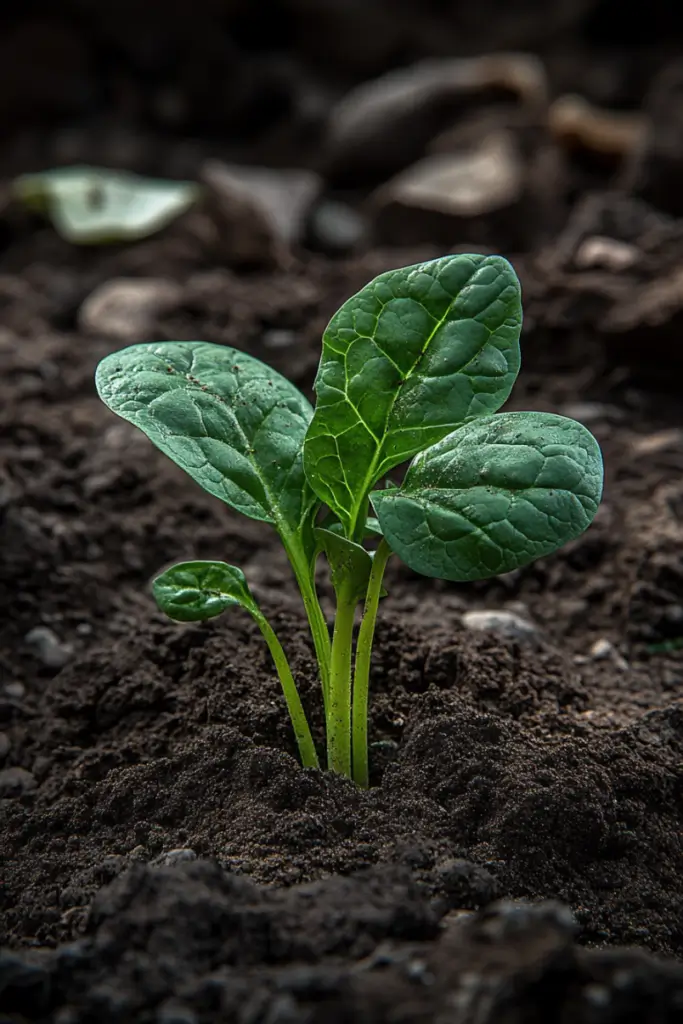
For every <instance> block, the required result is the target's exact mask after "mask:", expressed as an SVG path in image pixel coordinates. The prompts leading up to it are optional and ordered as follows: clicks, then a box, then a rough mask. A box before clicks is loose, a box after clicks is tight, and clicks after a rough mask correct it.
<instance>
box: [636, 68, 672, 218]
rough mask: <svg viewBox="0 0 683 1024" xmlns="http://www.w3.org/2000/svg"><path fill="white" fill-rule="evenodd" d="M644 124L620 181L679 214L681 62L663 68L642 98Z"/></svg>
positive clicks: (649, 200) (643, 196)
mask: <svg viewBox="0 0 683 1024" xmlns="http://www.w3.org/2000/svg"><path fill="white" fill-rule="evenodd" d="M644 114H645V118H646V127H645V131H644V133H643V137H642V140H641V142H640V145H639V146H638V148H637V149H636V151H634V153H633V155H632V159H631V161H630V163H629V165H628V166H627V167H626V168H625V169H624V175H623V180H622V182H621V184H622V185H623V187H624V188H625V189H627V190H628V191H630V192H632V193H633V194H634V195H636V196H638V197H640V198H642V199H645V200H647V202H649V203H651V204H652V205H653V206H656V207H657V208H658V209H660V210H664V211H666V212H667V213H671V214H674V216H676V217H681V216H683V189H681V180H683V62H677V63H676V64H673V65H670V66H669V67H668V68H666V69H665V70H664V71H663V72H662V73H661V74H660V75H659V76H658V77H657V79H656V80H655V82H654V84H653V86H652V89H651V91H650V93H649V95H648V97H647V99H646V101H645V105H644Z"/></svg>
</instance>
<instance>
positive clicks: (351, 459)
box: [97, 255, 602, 786]
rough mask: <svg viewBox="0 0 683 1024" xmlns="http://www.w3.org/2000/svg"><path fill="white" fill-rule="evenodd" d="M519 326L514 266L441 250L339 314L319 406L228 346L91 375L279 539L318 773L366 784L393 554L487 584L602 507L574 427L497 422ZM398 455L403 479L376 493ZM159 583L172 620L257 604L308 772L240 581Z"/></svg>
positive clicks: (385, 277)
mask: <svg viewBox="0 0 683 1024" xmlns="http://www.w3.org/2000/svg"><path fill="white" fill-rule="evenodd" d="M521 323H522V309H521V300H520V288H519V282H518V280H517V277H516V275H515V272H514V270H513V269H512V267H511V266H510V264H509V263H508V262H507V261H506V260H504V259H503V258H502V257H500V256H477V255H457V256H444V257H442V258H441V259H437V260H433V261H431V262H429V263H421V264H418V265H417V266H412V267H404V268H402V269H400V270H392V271H389V272H387V273H385V274H381V275H380V276H379V277H377V278H375V280H374V281H371V282H370V283H369V284H368V285H366V286H365V287H364V288H363V289H362V290H361V291H360V292H358V294H357V295H354V296H352V298H350V299H348V301H347V302H345V303H344V305H343V306H342V307H341V309H340V310H339V311H338V312H337V313H336V314H335V315H334V316H333V317H332V320H331V321H330V323H329V325H328V327H327V330H326V331H325V334H324V336H323V351H322V358H321V361H320V367H319V370H318V375H317V378H316V383H315V391H316V395H317V403H316V407H315V411H314V410H313V409H312V408H311V406H310V405H309V403H308V401H307V400H306V399H305V398H304V396H303V395H302V394H300V392H299V391H298V390H297V389H296V388H295V387H294V385H293V384H291V383H290V382H289V381H287V380H286V379H285V378H284V377H282V376H281V375H280V374H279V373H276V372H275V371H274V370H272V369H270V367H268V366H266V365H264V364H263V363H261V362H259V361H258V360H256V359H254V358H252V357H251V356H248V355H246V354H245V353H244V352H239V351H237V350H235V349H231V348H227V347H224V346H221V345H210V344H205V343H204V342H199V341H189V342H165V343H162V344H149V345H134V346H132V347H131V348H127V349H124V350H123V351H121V352H116V353H114V354H113V355H110V356H108V357H107V358H106V359H104V360H103V361H102V363H100V366H99V367H98V371H97V387H98V390H99V393H100V396H101V397H102V399H103V400H104V402H106V404H107V405H108V406H109V407H110V408H111V409H113V411H114V412H116V413H118V414H119V415H120V416H122V417H123V418H124V419H127V420H129V421H130V422H131V423H134V424H135V425H136V426H137V427H139V428H140V429H141V430H143V431H144V432H145V433H146V434H147V436H148V437H149V438H150V439H151V440H152V441H153V442H154V443H155V444H156V445H157V446H158V447H159V448H160V449H161V450H162V451H163V452H165V453H166V454H167V455H169V456H170V457H171V458H172V459H173V460H174V461H175V462H176V463H177V464H178V465H179V466H181V467H182V468H183V469H184V470H185V471H186V472H187V473H189V475H190V476H191V477H192V478H193V479H194V480H196V482H197V483H199V484H200V485H201V486H202V487H204V488H205V490H207V491H208V492H209V493H210V494H213V495H215V496H216V497H218V498H221V499H222V500H223V501H225V502H226V504H228V505H230V506H231V507H232V508H234V509H236V510H237V511H239V512H242V513H243V514H244V515H246V516H250V517H251V518H252V519H260V520H262V521H263V522H266V523H269V524H270V525H271V526H272V527H273V528H274V529H275V530H276V531H277V533H278V534H279V536H280V540H281V541H282V544H283V547H284V550H285V552H286V554H287V557H288V558H289V561H290V563H291V565H292V569H293V571H294V575H295V577H296V580H297V583H298V585H299V589H300V591H301V596H302V598H303V603H304V607H305V610H306V614H307V616H308V621H309V624H310V629H311V635H312V639H313V644H314V647H315V653H316V657H317V661H318V666H319V673H320V684H321V688H322V698H323V701H324V710H325V720H326V732H327V764H328V767H329V768H331V769H332V770H333V771H336V772H340V773H342V774H344V775H348V776H350V777H352V778H353V779H355V781H356V782H357V783H358V784H359V785H361V786H367V784H368V741H367V717H368V690H369V679H370V659H371V654H372V644H373V637H374V632H375V623H376V619H377V609H378V605H379V601H380V598H381V597H382V596H383V593H384V591H383V582H382V581H383V576H384V570H385V567H386V564H387V560H388V559H389V557H390V556H391V555H392V554H396V555H397V556H398V557H399V558H401V559H402V560H403V561H404V562H405V563H406V565H408V566H409V567H410V568H411V569H413V570H414V571H415V572H418V573H422V574H424V575H426V576H434V577H438V578H441V579H446V580H457V581H467V580H476V579H483V578H485V577H488V576H495V575H497V574H499V573H506V572H510V571H511V570H512V569H517V568H518V567H519V566H522V565H525V564H526V563H528V562H531V561H533V560H534V559H535V558H539V557H541V556H543V555H547V554H549V553H550V552H552V551H554V550H555V549H556V548H558V547H559V546H560V545H562V544H564V543H565V542H566V541H568V540H571V539H572V538H573V537H577V536H578V535H579V534H580V533H582V532H583V531H584V530H585V529H586V527H587V526H588V525H589V524H590V522H591V520H592V519H593V517H594V515H595V513H596V511H597V508H598V504H599V501H600V496H601V490H602V459H601V455H600V449H599V447H598V445H597V442H596V441H595V439H594V438H593V436H592V435H591V434H590V433H589V432H588V431H587V430H586V429H585V428H584V427H583V426H582V425H581V424H579V423H577V422H575V421H574V420H571V419H566V418H565V417H563V416H556V415H553V414H550V413H533V412H512V413H498V415H494V414H495V413H496V412H497V410H498V409H499V408H500V407H501V406H502V404H503V403H504V402H505V400H506V399H507V398H508V396H509V394H510V391H511V389H512V386H513V384H514V381H515V378H516V377H517V373H518V371H519V363H520V353H519V335H520V329H521ZM410 459H412V462H411V464H410V465H409V467H408V470H407V472H406V474H405V476H404V478H403V482H402V483H401V484H400V486H395V485H393V484H388V483H385V484H384V485H380V481H381V480H382V478H383V477H385V476H386V474H387V473H388V472H389V471H390V470H391V469H393V468H394V467H395V466H398V465H400V464H401V463H404V462H406V461H408V460H410ZM324 506H326V511H325V509H324ZM371 510H372V511H374V516H372V515H371V514H370V513H371ZM377 541H378V543H377ZM368 542H370V544H372V543H373V542H374V543H376V546H375V548H374V550H372V549H371V547H370V548H369V547H368V546H366V545H367V544H368ZM321 554H324V555H325V557H326V559H327V562H328V565H329V570H330V576H331V581H332V585H333V587H334V591H335V595H336V618H335V623H334V630H333V634H332V638H330V635H329V631H328V628H327V623H326V620H325V616H324V615H323V612H322V610H321V606H320V602H319V599H318V594H317V591H316V565H317V562H318V559H319V557H320V555H321ZM153 591H154V596H155V598H156V600H157V602H158V604H159V606H160V607H161V608H162V609H163V610H164V611H165V612H166V613H167V614H168V615H170V616H171V617H172V618H174V619H177V620H180V621H185V622H187V621H196V620H202V619H208V618H211V617H213V616H215V615H219V614H220V613H221V612H223V611H224V610H225V609H226V608H229V607H231V606H233V605H240V606H241V607H242V608H244V609H245V610H246V611H247V612H249V614H250V615H251V616H252V617H253V618H254V619H255V621H256V623H257V625H258V626H259V629H260V630H261V632H262V633H263V636H264V638H265V641H266V643H267V645H268V647H269V649H270V653H271V655H272V658H273V661H274V664H275V667H276V670H277V673H278V676H279V678H280V682H281V684H282V689H283V693H284V697H285V701H286V703H287V707H288V710H289V714H290V716H291V719H292V724H293V726H294V732H295V735H296V739H297V743H298V746H299V751H300V754H301V760H302V762H303V764H304V765H305V766H307V767H315V766H317V764H318V758H317V753H316V748H315V744H314V742H313V738H312V736H311V732H310V729H309V726H308V722H307V720H306V715H305V712H304V709H303V707H302V704H301V701H300V699H299V694H298V692H297V688H296V684H295V682H294V679H293V678H292V673H291V671H290V668H289V665H288V662H287V658H286V655H285V653H284V651H283V649H282V646H281V645H280V643H279V641H278V639H277V637H276V636H275V633H274V631H273V629H272V628H271V626H270V625H269V623H268V621H267V620H266V617H265V616H264V614H263V612H262V611H261V609H260V608H259V606H258V604H257V603H256V600H255V599H254V597H253V595H252V594H251V592H250V590H249V587H248V585H247V582H246V580H245V578H244V575H243V574H242V572H241V571H240V570H239V569H237V568H235V567H234V566H231V565H227V564H226V563H224V562H185V563H182V564H180V565H176V566H174V567H173V568H172V569H169V570H168V571H166V572H164V573H162V574H161V575H160V576H159V577H157V578H156V579H155V580H154V583H153ZM361 602H362V603H363V612H362V618H361V622H360V628H359V632H358V638H357V643H356V650H355V660H354V652H353V631H354V620H355V613H356V609H357V606H358V605H359V604H360V603H361Z"/></svg>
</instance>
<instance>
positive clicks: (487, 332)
mask: <svg viewBox="0 0 683 1024" xmlns="http://www.w3.org/2000/svg"><path fill="white" fill-rule="evenodd" d="M521 320H522V311H521V302H520V290H519V282H518V280H517V276H516V274H515V272H514V270H513V269H512V267H511V266H510V264H509V263H508V262H507V261H506V260H504V259H503V258H502V257H500V256H469V255H468V256H444V257H443V258H441V259H438V260H433V261H432V262H430V263H421V264H418V265H417V266H413V267H404V268H402V269H400V270H392V271H389V272H388V273H385V274H381V275H380V276H379V277H377V278H375V280H374V281H371V282H370V284H368V285H366V286H365V288H363V289H362V291H360V292H359V293H358V294H357V295H354V296H353V297H352V298H350V299H349V300H348V301H347V302H345V303H344V305H343V306H342V307H341V309H340V310H339V312H338V313H336V314H335V315H334V316H333V317H332V320H331V321H330V323H329V325H328V327H327V330H326V331H325V335H324V338H323V353H322V359H321V362H320V368H319V370H318V375H317V378H316V385H315V386H316V392H317V396H318V401H317V405H316V410H315V415H314V417H313V421H312V422H311V425H310V428H309V430H308V434H307V435H306V443H305V456H304V459H305V467H306V474H307V476H308V479H309V481H310V483H311V485H312V487H313V488H314V490H315V491H316V493H317V494H318V496H319V497H320V498H321V500H323V501H324V502H326V503H327V504H328V505H329V506H330V508H331V509H332V510H333V512H335V514H336V515H337V516H338V517H339V519H340V520H341V522H342V523H343V524H344V528H345V530H346V532H347V535H349V536H350V535H351V534H352V533H353V532H354V531H355V529H356V526H357V522H358V519H359V516H361V515H362V514H363V512H364V506H365V500H366V497H367V494H368V492H369V490H370V488H371V487H372V486H373V485H374V484H375V483H376V481H377V480H378V479H379V478H380V477H381V476H383V475H384V473H386V472H387V471H388V470H389V469H391V467H392V466H395V465H397V464H398V463H400V462H404V461H405V460H406V459H409V458H412V456H413V455H415V454H416V452H419V451H421V450H422V449H424V448H426V447H428V446H429V445H430V444H433V443H434V442H435V441H438V440H440V439H441V438H442V437H444V436H445V435H446V434H449V433H450V432H451V431H452V430H453V429H454V428H456V427H458V426H460V425H461V424H462V423H463V422H465V421H466V420H468V419H470V418H472V417H475V416H481V415H484V414H488V413H492V412H495V411H496V409H499V408H500V406H501V405H502V404H503V402H504V401H505V400H506V398H507V397H508V395H509V394H510V390H511V388H512V385H513V383H514V381H515V378H516V376H517V373H518V370H519V332H520V327H521Z"/></svg>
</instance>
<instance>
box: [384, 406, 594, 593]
mask: <svg viewBox="0 0 683 1024" xmlns="http://www.w3.org/2000/svg"><path fill="white" fill-rule="evenodd" d="M601 487H602V467H601V459H600V450H599V448H598V444H597V441H596V440H595V438H594V437H593V435H592V434H590V433H589V432H588V431H587V430H586V428H585V427H583V426H582V425H581V424H580V423H577V422H576V421H575V420H570V419H566V418H565V417H564V416H554V415H551V414H549V413H540V412H509V413H500V415H498V416H486V417H483V418H482V419H479V420H474V421H473V422H471V423H467V424H465V425H464V426H462V427H460V429H459V430H455V431H453V433H452V434H449V435H448V436H447V437H445V438H444V439H443V440H442V441H438V442H437V443H436V444H435V445H432V447H431V448H427V450H426V451H424V452H421V453H420V454H419V455H418V456H417V457H416V458H415V460H414V461H413V463H412V465H411V466H410V468H409V470H408V472H407V473H406V476H405V479H404V481H403V484H402V485H401V487H396V488H391V489H386V490H383V491H375V492H374V493H373V494H372V495H371V500H372V503H373V505H374V508H375V511H376V512H377V515H378V517H379V521H380V523H381V524H382V529H383V531H384V536H385V537H386V538H387V540H388V542H389V544H390V545H391V547H392V549H393V550H394V551H395V552H396V554H397V555H398V556H399V558H401V559H402V560H403V561H404V562H405V563H406V565H408V566H410V568H411V569H414V570H415V571H416V572H419V573H422V574H423V575H425V576H437V577H439V578H440V579H445V580H461V581H464V580H480V579H484V578H486V577H487V576H496V575H499V574H500V573H505V572H510V571H511V570H512V569H518V568H519V567H520V566H522V565H526V563H527V562H531V561H533V560H534V559H535V558H540V557H541V556H542V555H548V554H550V552H552V551H555V549H556V548H558V547H560V546H561V545H562V544H565V543H566V542H567V541H569V540H572V539H573V538H574V537H577V536H578V535H579V534H580V533H583V531H584V530H585V529H586V527H587V526H589V525H590V523H591V521H592V519H593V517H594V515H595V513H596V512H597V508H598V503H599V501H600V493H601Z"/></svg>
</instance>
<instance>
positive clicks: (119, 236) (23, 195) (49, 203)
mask: <svg viewBox="0 0 683 1024" xmlns="http://www.w3.org/2000/svg"><path fill="white" fill-rule="evenodd" d="M13 191H14V195H15V196H16V197H17V198H18V199H19V200H20V201H21V202H23V203H24V205H26V206H28V207H29V208H32V209H35V210H38V211H40V212H43V213H46V214H47V215H48V216H49V217H50V219H51V220H52V223H53V224H54V226H55V228H56V229H57V231H58V232H59V234H60V235H62V237H63V238H65V239H66V240H67V241H68V242H74V243H75V244H77V245H100V244H106V243H111V242H123V241H134V240H136V239H139V238H147V237H148V236H149V235H152V234H154V233H155V232H157V231H160V230H161V228H164V227H166V225H167V224H170V223H171V221H173V220H175V219H176V217H179V216H180V214H181V213H184V212H185V211H186V210H187V209H189V207H190V206H192V204H193V203H194V202H195V201H196V200H197V198H198V196H199V194H200V189H199V186H198V185H196V184H195V183H194V182H191V181H160V180H154V179H151V178H142V177H140V176H139V175H137V174H131V173H129V172H127V171H111V170H106V169H104V168H99V167H61V168H57V169H56V170H53V171H43V172H41V173H39V174H24V175H21V177H19V178H17V179H16V180H15V182H14V185H13Z"/></svg>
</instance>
